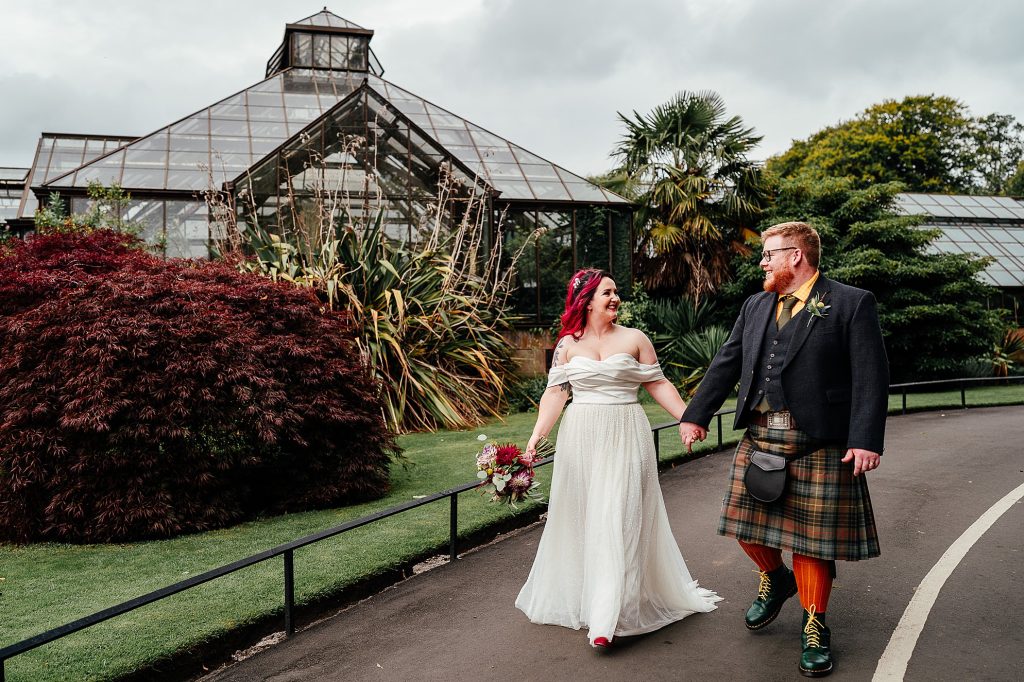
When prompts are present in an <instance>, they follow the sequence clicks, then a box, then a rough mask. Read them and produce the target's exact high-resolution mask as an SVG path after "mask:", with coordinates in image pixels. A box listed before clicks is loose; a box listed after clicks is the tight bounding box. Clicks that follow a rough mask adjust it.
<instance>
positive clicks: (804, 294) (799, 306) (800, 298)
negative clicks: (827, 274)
mask: <svg viewBox="0 0 1024 682" xmlns="http://www.w3.org/2000/svg"><path fill="white" fill-rule="evenodd" d="M819 274H820V273H819V272H818V271H817V270H815V271H814V276H813V277H811V278H810V279H809V280H807V281H806V282H804V284H803V286H802V287H800V288H799V289H797V290H796V291H794V292H793V295H794V296H796V305H794V306H793V316H794V317H796V314H797V313H798V312H800V311H801V310H803V309H804V306H805V305H807V299H808V298H810V297H811V289H813V288H814V283H815V282H817V281H818V275H819ZM781 314H782V297H781V296H779V302H778V303H777V304H776V306H775V319H776V320H778V319H779V315H781Z"/></svg>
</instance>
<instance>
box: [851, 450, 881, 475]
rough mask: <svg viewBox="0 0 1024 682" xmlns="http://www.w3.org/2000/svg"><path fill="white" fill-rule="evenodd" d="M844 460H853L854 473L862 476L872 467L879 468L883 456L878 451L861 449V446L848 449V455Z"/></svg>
mask: <svg viewBox="0 0 1024 682" xmlns="http://www.w3.org/2000/svg"><path fill="white" fill-rule="evenodd" d="M842 461H844V462H849V461H852V462H853V475H854V476H860V475H861V474H862V473H867V472H869V471H871V470H872V469H877V468H878V465H879V464H881V463H882V458H881V456H880V455H879V454H878V453H877V452H871V451H870V450H861V449H860V448H850V449H849V450H847V451H846V457H843V459H842Z"/></svg>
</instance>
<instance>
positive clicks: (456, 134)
mask: <svg viewBox="0 0 1024 682" xmlns="http://www.w3.org/2000/svg"><path fill="white" fill-rule="evenodd" d="M434 138H435V139H436V140H437V141H438V142H440V143H441V144H442V145H443V146H445V147H447V146H448V145H467V144H473V138H471V137H470V136H469V131H468V130H466V129H465V128H462V129H461V130H460V129H457V128H438V129H437V130H436V134H435V136H434Z"/></svg>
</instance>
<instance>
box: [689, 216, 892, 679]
mask: <svg viewBox="0 0 1024 682" xmlns="http://www.w3.org/2000/svg"><path fill="white" fill-rule="evenodd" d="M761 239H762V244H763V252H762V254H761V269H762V270H763V271H764V273H765V278H764V293H759V294H755V295H753V296H751V297H750V298H748V299H747V300H746V302H745V303H744V304H743V307H742V309H741V310H740V314H739V318H738V319H737V320H736V324H735V326H734V327H733V330H732V334H731V335H730V336H729V340H728V341H726V342H725V345H723V346H722V348H721V349H720V350H719V351H718V354H717V355H716V356H715V359H714V361H713V362H712V363H711V367H710V368H709V369H708V372H707V374H706V375H705V377H704V380H703V381H702V382H701V384H700V388H699V389H698V390H697V394H696V395H695V396H694V397H693V399H692V400H691V401H690V403H689V405H688V406H687V407H686V412H685V413H684V414H683V419H684V420H685V421H684V422H683V424H682V431H683V441H684V442H685V443H686V444H687V446H690V445H692V444H693V443H694V442H696V441H698V440H704V438H705V437H706V435H707V426H708V423H709V422H710V421H711V418H712V416H713V415H714V412H715V411H716V410H717V409H718V408H719V407H720V406H721V405H722V402H723V401H724V400H725V398H726V397H728V396H729V394H730V393H731V391H732V390H733V387H735V386H736V383H737V381H738V382H739V398H738V399H737V402H736V422H735V428H737V429H738V428H743V427H746V428H747V433H746V434H745V436H744V438H743V440H742V442H741V443H740V445H739V446H738V447H737V449H736V455H735V458H734V460H733V466H732V477H731V481H730V485H729V489H728V491H727V493H726V495H725V499H724V502H723V507H722V516H721V519H720V520H719V525H718V532H719V534H721V535H727V536H729V537H734V538H736V539H737V540H739V543H740V546H741V547H742V548H743V551H744V552H746V553H747V555H748V556H749V557H750V558H751V559H752V560H753V561H754V563H755V564H757V567H758V569H759V573H760V584H759V585H758V591H757V597H756V598H755V599H754V602H753V604H751V606H750V608H749V609H748V610H747V614H746V625H747V628H749V629H751V630H758V629H760V628H763V627H765V626H766V625H768V624H769V623H771V622H772V621H773V620H775V617H776V616H778V614H779V611H780V610H781V609H782V605H783V603H784V602H785V601H786V600H787V599H789V598H790V597H791V596H793V594H795V593H799V595H800V603H801V605H802V606H803V609H804V614H803V633H802V635H801V644H802V647H803V651H802V652H801V656H800V672H801V673H802V674H803V675H805V676H807V677H823V676H825V675H828V674H829V673H831V672H832V665H833V664H832V653H831V650H830V648H829V647H830V639H831V632H830V630H829V628H828V627H827V626H826V625H825V614H826V611H827V609H828V598H829V594H830V592H831V589H832V580H833V578H834V577H835V561H836V560H844V561H856V560H859V559H868V558H871V557H875V556H878V554H879V549H878V536H877V533H876V531H875V520H874V516H873V514H872V511H871V499H870V497H869V496H868V486H867V481H866V477H865V476H864V474H865V473H866V472H868V471H871V470H872V469H875V468H877V467H878V464H879V460H880V455H881V453H882V440H883V437H884V432H885V416H886V408H887V406H888V386H889V365H888V361H887V360H886V356H885V346H884V344H883V341H882V333H881V329H880V328H879V324H878V314H877V311H876V308H875V299H874V296H872V295H871V293H870V292H867V291H864V290H863V289H856V288H854V287H851V286H847V285H845V284H840V283H839V282H835V281H832V280H830V279H828V278H826V277H825V276H823V275H821V273H819V272H818V260H819V257H820V255H821V241H820V239H819V238H818V233H817V232H816V231H815V230H814V229H813V228H812V227H811V226H810V225H807V224H805V223H782V224H780V225H775V226H773V227H771V228H769V229H768V230H766V231H765V232H764V233H763V234H762V235H761ZM755 450H762V451H766V452H770V453H773V454H781V455H784V456H785V457H786V458H787V459H789V460H790V461H789V463H788V466H787V476H788V480H787V484H786V489H785V492H784V493H783V496H782V498H780V499H779V500H777V501H775V502H771V503H764V502H759V501H757V500H755V499H754V498H753V497H751V496H750V495H749V494H748V493H747V490H746V487H745V486H744V482H743V480H744V473H745V472H746V469H747V465H748V463H749V459H750V454H751V453H752V452H753V451H755ZM782 550H787V551H790V552H792V553H793V570H790V569H789V568H787V567H786V565H785V564H784V563H783V560H782Z"/></svg>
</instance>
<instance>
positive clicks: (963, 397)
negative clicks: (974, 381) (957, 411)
mask: <svg viewBox="0 0 1024 682" xmlns="http://www.w3.org/2000/svg"><path fill="white" fill-rule="evenodd" d="M960 408H961V409H964V410H966V409H967V384H960Z"/></svg>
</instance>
